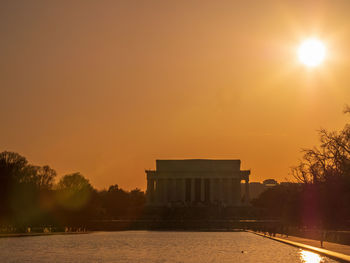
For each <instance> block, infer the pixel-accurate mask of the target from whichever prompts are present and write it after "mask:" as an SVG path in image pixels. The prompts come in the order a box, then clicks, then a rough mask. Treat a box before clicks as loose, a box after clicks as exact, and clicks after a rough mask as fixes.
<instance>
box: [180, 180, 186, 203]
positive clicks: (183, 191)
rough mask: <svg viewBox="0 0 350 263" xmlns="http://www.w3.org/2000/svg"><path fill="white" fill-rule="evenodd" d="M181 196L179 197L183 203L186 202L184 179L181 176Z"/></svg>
mask: <svg viewBox="0 0 350 263" xmlns="http://www.w3.org/2000/svg"><path fill="white" fill-rule="evenodd" d="M181 181H182V184H181V185H182V197H181V201H183V202H184V203H185V202H186V179H185V178H182V179H181Z"/></svg>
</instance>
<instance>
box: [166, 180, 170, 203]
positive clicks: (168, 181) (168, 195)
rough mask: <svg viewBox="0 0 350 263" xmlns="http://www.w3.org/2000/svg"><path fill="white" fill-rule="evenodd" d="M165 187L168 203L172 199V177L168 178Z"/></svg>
mask: <svg viewBox="0 0 350 263" xmlns="http://www.w3.org/2000/svg"><path fill="white" fill-rule="evenodd" d="M165 188H166V197H165V200H166V204H168V203H169V202H170V201H171V179H170V178H167V179H166V180H165Z"/></svg>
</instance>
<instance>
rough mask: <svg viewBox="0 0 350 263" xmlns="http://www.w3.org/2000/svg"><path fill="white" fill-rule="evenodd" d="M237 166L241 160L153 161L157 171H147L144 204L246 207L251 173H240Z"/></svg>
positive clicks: (246, 171) (245, 171)
mask: <svg viewBox="0 0 350 263" xmlns="http://www.w3.org/2000/svg"><path fill="white" fill-rule="evenodd" d="M240 166H241V161H240V160H208V159H190V160H156V170H146V174H147V191H146V194H147V204H148V205H149V206H169V205H172V204H177V205H184V206H188V205H196V204H203V205H225V206H242V205H248V203H249V175H250V171H249V170H243V171H242V170H240ZM242 180H244V181H245V193H244V196H245V198H244V202H242V198H241V181H242Z"/></svg>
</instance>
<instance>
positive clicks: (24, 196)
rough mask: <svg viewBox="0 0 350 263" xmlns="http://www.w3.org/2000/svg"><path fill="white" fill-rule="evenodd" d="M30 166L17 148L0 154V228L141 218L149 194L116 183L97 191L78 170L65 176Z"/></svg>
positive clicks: (63, 225) (49, 168) (59, 225)
mask: <svg viewBox="0 0 350 263" xmlns="http://www.w3.org/2000/svg"><path fill="white" fill-rule="evenodd" d="M56 177H57V173H56V171H55V170H54V169H52V168H51V167H49V166H36V165H32V164H29V163H28V161H27V159H26V158H25V157H23V156H21V155H20V154H18V153H15V152H8V151H4V152H1V153H0V227H2V228H8V227H9V226H10V227H13V228H15V229H16V230H17V231H23V230H25V229H26V228H27V227H40V226H54V227H65V226H75V225H76V226H82V225H84V224H85V223H87V222H90V221H92V220H102V219H109V220H110V219H120V218H125V217H126V218H137V217H138V216H139V215H140V214H141V212H142V209H143V207H144V204H145V195H144V193H143V192H142V191H140V190H139V189H134V190H132V191H125V190H123V189H121V188H119V187H118V185H112V186H110V187H109V189H108V190H102V191H98V190H96V189H95V188H94V187H93V186H92V185H91V184H90V183H89V181H88V179H86V178H85V177H84V176H83V175H81V174H80V173H72V174H67V175H64V176H63V177H62V178H61V179H60V180H59V181H58V182H57V183H55V180H56Z"/></svg>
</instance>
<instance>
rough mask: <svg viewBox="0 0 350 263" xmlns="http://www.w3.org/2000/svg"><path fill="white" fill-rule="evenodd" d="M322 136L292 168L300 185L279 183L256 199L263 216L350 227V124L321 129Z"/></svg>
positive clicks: (290, 222) (326, 226) (318, 225)
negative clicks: (339, 127) (316, 144)
mask: <svg viewBox="0 0 350 263" xmlns="http://www.w3.org/2000/svg"><path fill="white" fill-rule="evenodd" d="M349 112H350V109H349V108H347V109H346V110H345V113H349ZM319 136H320V143H319V145H318V146H317V147H314V148H312V149H305V150H303V153H304V154H303V158H302V160H301V161H300V163H299V164H298V165H297V166H295V167H293V168H292V175H293V176H294V178H295V179H296V180H297V181H298V182H299V184H290V185H279V186H276V187H274V188H271V189H269V190H267V191H265V192H264V193H262V194H261V195H260V197H259V198H258V199H256V200H253V202H252V203H253V206H254V207H255V208H257V209H260V212H261V216H263V217H265V218H266V217H268V218H277V219H281V220H282V221H283V222H285V223H287V224H288V225H295V226H299V227H308V228H313V227H314V228H318V229H337V228H344V227H349V226H350V224H349V223H350V205H349V204H350V125H349V124H347V125H346V126H345V127H344V128H343V129H342V130H340V131H337V132H335V131H333V132H329V131H326V130H320V131H319Z"/></svg>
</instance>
